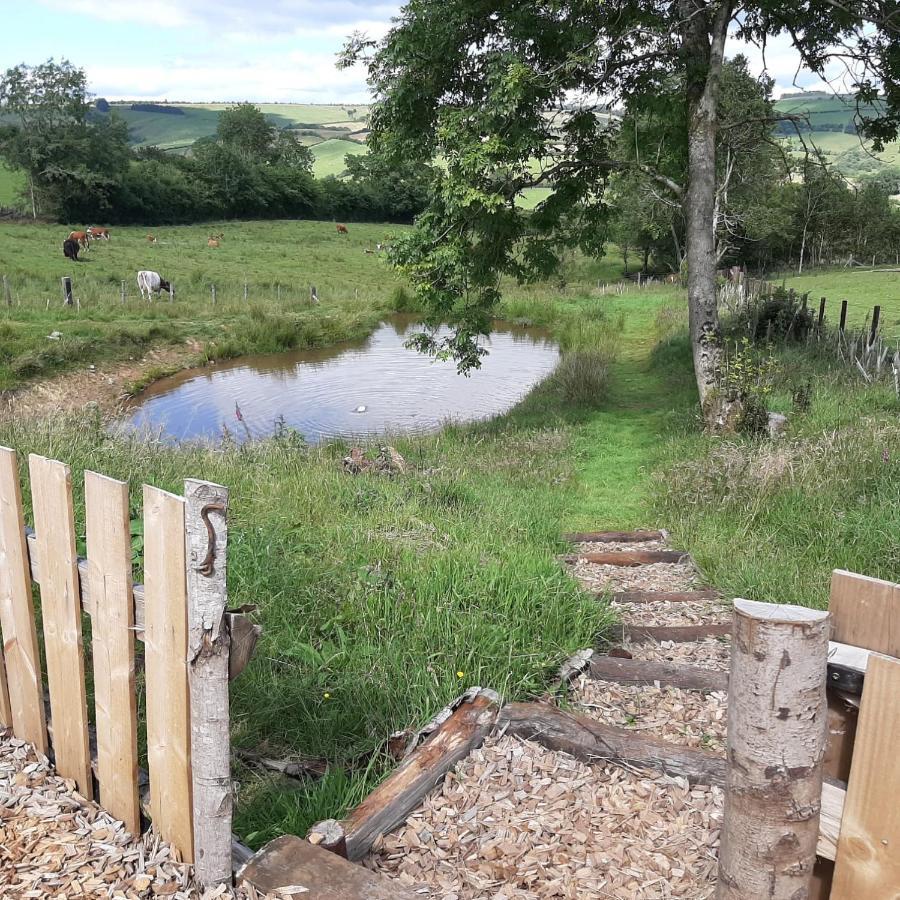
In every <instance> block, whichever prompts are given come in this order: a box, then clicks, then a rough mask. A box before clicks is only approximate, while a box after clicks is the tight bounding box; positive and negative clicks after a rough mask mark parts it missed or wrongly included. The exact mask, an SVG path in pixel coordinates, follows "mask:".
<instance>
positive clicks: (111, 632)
mask: <svg viewBox="0 0 900 900" xmlns="http://www.w3.org/2000/svg"><path fill="white" fill-rule="evenodd" d="M84 505H85V520H86V538H87V553H88V581H89V583H90V585H91V593H92V594H93V597H94V615H93V616H92V618H91V646H92V649H93V657H94V707H95V716H96V724H97V771H98V777H99V781H100V803H101V804H102V805H103V806H104V807H105V808H106V809H107V810H109V812H111V813H112V814H113V815H114V816H115V817H116V818H117V819H121V820H122V822H124V823H125V827H126V828H127V829H128V830H129V831H130V832H131V833H132V834H135V835H137V834H140V831H141V808H140V802H139V800H138V746H137V696H136V694H135V686H134V604H133V602H132V599H131V533H130V528H129V515H128V484H127V483H126V482H124V481H116V480H114V479H112V478H107V477H106V476H105V475H98V474H97V473H96V472H85V473H84Z"/></svg>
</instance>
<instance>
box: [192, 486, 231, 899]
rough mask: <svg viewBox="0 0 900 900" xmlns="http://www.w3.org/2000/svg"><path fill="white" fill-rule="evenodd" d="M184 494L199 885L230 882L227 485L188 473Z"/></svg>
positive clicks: (195, 821) (194, 805)
mask: <svg viewBox="0 0 900 900" xmlns="http://www.w3.org/2000/svg"><path fill="white" fill-rule="evenodd" d="M184 497H185V502H186V507H185V547H186V551H187V553H186V557H187V559H186V564H187V595H188V682H189V685H190V698H191V702H190V707H191V766H192V779H191V780H192V785H193V814H194V872H195V875H196V878H197V880H198V881H199V882H200V884H201V885H202V886H203V887H210V886H212V885H218V884H229V883H230V882H231V814H232V792H231V765H230V757H231V740H230V733H229V715H228V655H229V650H230V644H231V637H230V634H229V631H228V623H227V621H226V618H225V608H226V606H227V601H228V592H227V589H226V583H225V554H226V548H227V543H228V528H227V523H226V514H227V510H228V489H227V488H225V487H222V486H221V485H218V484H211V483H210V482H208V481H195V480H193V479H188V480H187V481H185V483H184Z"/></svg>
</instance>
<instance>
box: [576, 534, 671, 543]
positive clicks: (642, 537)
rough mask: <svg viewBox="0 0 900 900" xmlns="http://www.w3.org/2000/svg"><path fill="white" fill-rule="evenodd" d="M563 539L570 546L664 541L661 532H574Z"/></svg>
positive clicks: (664, 537)
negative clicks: (570, 544)
mask: <svg viewBox="0 0 900 900" xmlns="http://www.w3.org/2000/svg"><path fill="white" fill-rule="evenodd" d="M563 539H564V540H566V541H569V542H570V543H572V544H588V543H597V544H613V543H618V544H636V543H638V542H640V541H664V540H665V539H666V536H665V534H663V532H661V531H575V532H572V533H571V534H564V535H563Z"/></svg>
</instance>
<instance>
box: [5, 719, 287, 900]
mask: <svg viewBox="0 0 900 900" xmlns="http://www.w3.org/2000/svg"><path fill="white" fill-rule="evenodd" d="M275 896H276V897H277V898H278V900H285V898H286V896H287V895H285V896H281V895H275ZM86 897H89V898H98V900H99V898H122V900H126V898H127V900H145V898H155V897H161V898H166V900H200V898H203V900H214V898H219V897H222V898H224V897H239V898H241V900H262V897H263V895H260V894H259V893H258V892H257V891H255V890H254V889H253V888H244V889H241V890H240V891H238V892H232V891H230V890H228V889H226V888H225V887H224V886H223V887H221V888H217V889H215V890H210V891H207V892H205V893H201V892H200V891H198V890H197V888H196V887H195V886H194V884H193V881H192V870H191V867H190V866H188V865H184V864H183V863H180V862H178V860H177V856H176V854H175V851H174V850H173V849H172V847H170V846H169V845H168V844H166V843H165V842H164V841H162V840H160V838H159V837H158V836H157V835H155V834H153V833H152V832H148V833H147V834H145V835H143V836H142V837H140V838H134V837H132V836H131V835H130V834H128V833H127V832H126V830H125V826H124V825H123V824H122V823H121V822H119V821H117V820H116V819H114V818H112V816H110V815H109V813H107V812H106V811H105V810H103V809H101V808H100V807H99V806H98V805H97V804H96V803H92V802H90V801H88V800H85V799H84V797H82V796H81V795H80V794H79V793H77V791H76V790H75V782H74V781H71V780H68V779H64V778H60V777H59V776H58V775H56V774H55V772H54V771H53V768H52V766H50V764H49V763H48V761H47V759H46V757H43V756H41V755H39V754H38V753H37V752H36V751H35V749H34V747H33V746H32V745H31V744H27V743H25V742H23V741H19V740H17V739H15V738H12V737H9V736H8V734H6V735H3V734H2V733H0V898H3V900H6V898H9V900H13V898H16V900H31V898H35V900H37V898H54V900H73V898H86ZM266 900H275V898H274V897H272V898H266Z"/></svg>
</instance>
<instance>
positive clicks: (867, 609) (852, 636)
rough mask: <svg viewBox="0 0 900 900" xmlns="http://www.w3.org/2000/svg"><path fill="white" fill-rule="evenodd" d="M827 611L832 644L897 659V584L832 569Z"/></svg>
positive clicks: (899, 610) (899, 636) (899, 649)
mask: <svg viewBox="0 0 900 900" xmlns="http://www.w3.org/2000/svg"><path fill="white" fill-rule="evenodd" d="M828 611H829V612H830V613H831V630H832V634H831V636H832V638H833V640H835V641H839V642H840V643H842V644H850V645H851V646H853V647H862V648H863V649H864V650H874V651H875V652H876V653H884V654H886V655H888V656H894V657H900V584H894V583H893V582H890V581H882V580H880V579H878V578H869V577H867V576H865V575H857V574H855V573H854V572H846V571H844V570H843V569H836V570H835V571H834V573H833V574H832V576H831V599H830V600H829V603H828Z"/></svg>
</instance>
